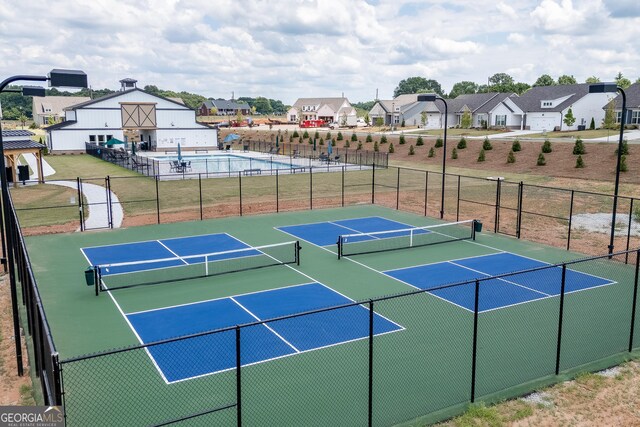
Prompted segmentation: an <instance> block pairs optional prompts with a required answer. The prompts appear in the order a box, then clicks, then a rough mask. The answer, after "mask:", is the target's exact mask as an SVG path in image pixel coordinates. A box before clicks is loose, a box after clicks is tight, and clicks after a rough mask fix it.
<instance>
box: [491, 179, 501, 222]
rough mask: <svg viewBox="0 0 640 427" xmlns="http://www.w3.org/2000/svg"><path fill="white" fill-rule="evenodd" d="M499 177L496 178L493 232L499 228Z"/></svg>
mask: <svg viewBox="0 0 640 427" xmlns="http://www.w3.org/2000/svg"><path fill="white" fill-rule="evenodd" d="M500 186H501V181H500V179H496V212H495V216H494V220H493V232H494V233H497V232H498V230H499V229H500V191H501V189H500Z"/></svg>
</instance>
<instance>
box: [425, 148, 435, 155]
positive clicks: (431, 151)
mask: <svg viewBox="0 0 640 427" xmlns="http://www.w3.org/2000/svg"><path fill="white" fill-rule="evenodd" d="M435 155H436V151H435V150H434V149H433V147H431V148H429V154H427V157H434V156H435Z"/></svg>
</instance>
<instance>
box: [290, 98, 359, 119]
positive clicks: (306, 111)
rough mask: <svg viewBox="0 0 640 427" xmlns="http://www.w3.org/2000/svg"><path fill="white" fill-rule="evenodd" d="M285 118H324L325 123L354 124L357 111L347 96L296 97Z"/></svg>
mask: <svg viewBox="0 0 640 427" xmlns="http://www.w3.org/2000/svg"><path fill="white" fill-rule="evenodd" d="M286 117H287V120H288V121H290V122H297V121H300V120H324V121H325V122H327V123H338V124H340V125H343V124H344V125H349V126H351V125H353V126H355V124H356V120H357V112H356V110H355V108H353V107H352V106H351V103H349V100H348V99H347V98H344V97H342V98H298V100H297V101H296V102H295V103H294V104H293V106H292V107H291V108H290V109H289V111H287V116H286Z"/></svg>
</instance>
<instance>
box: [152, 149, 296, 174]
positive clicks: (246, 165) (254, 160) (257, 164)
mask: <svg viewBox="0 0 640 427" xmlns="http://www.w3.org/2000/svg"><path fill="white" fill-rule="evenodd" d="M154 160H156V161H158V162H159V163H160V164H161V165H162V164H165V165H169V168H170V172H171V173H176V172H177V173H202V174H207V175H209V174H214V175H215V174H234V173H238V172H244V173H245V174H261V173H263V172H267V171H274V170H283V169H286V170H292V169H300V168H304V167H305V165H304V164H303V162H301V161H299V159H290V158H288V157H285V156H269V157H250V156H242V155H235V154H220V155H195V156H189V155H187V156H182V159H181V160H178V157H177V156H163V157H154Z"/></svg>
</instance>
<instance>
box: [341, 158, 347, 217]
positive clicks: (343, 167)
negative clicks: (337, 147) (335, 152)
mask: <svg viewBox="0 0 640 427" xmlns="http://www.w3.org/2000/svg"><path fill="white" fill-rule="evenodd" d="M346 161H347V160H346V155H345V162H346ZM344 169H345V166H342V191H341V193H342V194H341V195H342V207H343V208H344Z"/></svg>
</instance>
